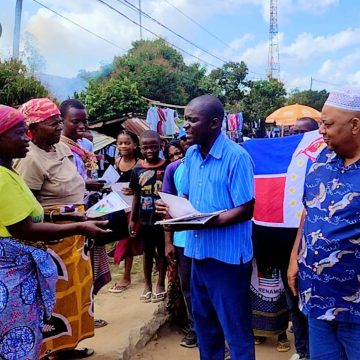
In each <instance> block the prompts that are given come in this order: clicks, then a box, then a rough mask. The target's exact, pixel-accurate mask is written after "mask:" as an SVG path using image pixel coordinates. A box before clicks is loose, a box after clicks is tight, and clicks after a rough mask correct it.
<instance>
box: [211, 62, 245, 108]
mask: <svg viewBox="0 0 360 360" xmlns="http://www.w3.org/2000/svg"><path fill="white" fill-rule="evenodd" d="M247 74H248V68H247V66H246V64H245V63H244V62H243V61H241V62H240V63H238V62H228V63H226V64H224V65H223V66H222V67H221V68H216V69H214V70H212V71H211V72H210V74H209V76H208V78H207V79H206V80H205V81H204V82H205V84H206V85H207V88H206V90H207V91H208V92H209V93H211V94H213V95H214V96H217V97H219V98H220V100H221V101H222V102H223V103H224V104H225V106H226V107H227V108H228V107H230V106H232V105H234V104H236V103H238V102H239V101H241V100H242V99H243V98H244V96H245V78H246V76H247ZM206 85H205V86H204V87H206Z"/></svg>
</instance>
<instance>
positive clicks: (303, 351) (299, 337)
mask: <svg viewBox="0 0 360 360" xmlns="http://www.w3.org/2000/svg"><path fill="white" fill-rule="evenodd" d="M280 271H281V277H282V280H283V283H284V288H285V295H286V302H287V305H288V307H289V310H290V316H291V321H292V323H293V331H294V340H295V349H296V353H297V354H299V355H300V357H302V356H303V357H306V358H309V330H308V320H307V317H306V316H305V315H304V314H303V313H302V312H301V311H300V309H299V297H298V296H294V295H293V294H292V292H291V290H290V288H289V285H288V281H287V266H284V267H283V268H281V269H280Z"/></svg>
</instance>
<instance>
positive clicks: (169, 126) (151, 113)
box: [146, 106, 177, 136]
mask: <svg viewBox="0 0 360 360" xmlns="http://www.w3.org/2000/svg"><path fill="white" fill-rule="evenodd" d="M176 118H177V112H176V111H175V110H173V109H170V108H161V107H157V106H151V107H150V108H149V109H148V111H147V115H146V122H147V123H148V124H149V126H150V130H153V131H156V132H157V133H158V134H159V135H165V136H173V135H174V134H175V133H176Z"/></svg>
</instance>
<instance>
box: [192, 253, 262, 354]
mask: <svg viewBox="0 0 360 360" xmlns="http://www.w3.org/2000/svg"><path fill="white" fill-rule="evenodd" d="M251 272H252V263H251V261H250V262H248V263H246V264H240V265H230V264H226V263H223V262H221V261H218V260H215V259H205V260H193V264H192V273H191V301H192V308H193V316H194V322H195V330H196V334H197V337H198V344H199V350H200V359H201V360H224V353H225V339H226V341H227V343H228V345H229V348H230V355H231V360H253V359H255V349H254V337H253V332H252V328H251V315H252V314H251V303H250V279H251Z"/></svg>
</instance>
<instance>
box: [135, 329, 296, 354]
mask: <svg viewBox="0 0 360 360" xmlns="http://www.w3.org/2000/svg"><path fill="white" fill-rule="evenodd" d="M288 335H289V339H290V340H291V346H292V349H291V350H290V351H288V352H285V353H279V352H277V351H276V349H275V347H276V339H275V338H268V339H266V342H265V343H263V344H261V345H257V346H256V347H255V350H256V359H257V360H288V359H290V357H291V356H292V354H293V353H294V352H295V351H293V337H292V335H291V334H288ZM182 337H183V334H182V333H181V331H179V329H176V328H174V327H170V326H168V325H165V326H164V327H162V328H161V329H160V331H159V332H158V334H157V336H156V337H155V338H154V339H153V340H152V341H151V342H150V343H148V344H147V345H146V347H145V348H144V349H143V350H142V351H141V352H139V353H138V354H136V355H134V356H133V357H132V358H131V360H198V359H199V352H198V349H197V348H194V349H186V348H184V347H182V346H180V345H179V342H180V340H181V339H182Z"/></svg>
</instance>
